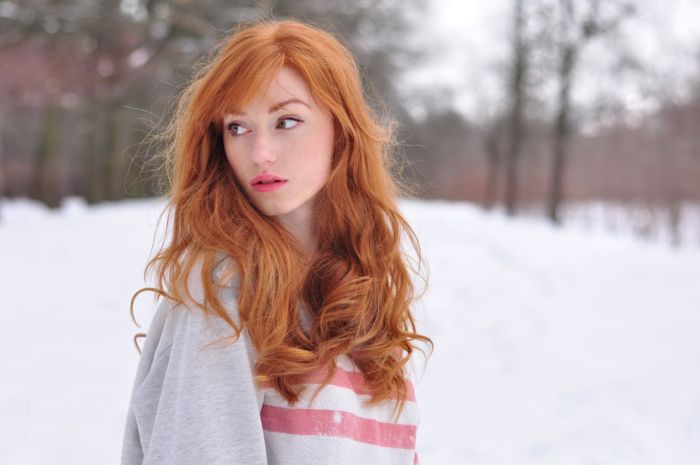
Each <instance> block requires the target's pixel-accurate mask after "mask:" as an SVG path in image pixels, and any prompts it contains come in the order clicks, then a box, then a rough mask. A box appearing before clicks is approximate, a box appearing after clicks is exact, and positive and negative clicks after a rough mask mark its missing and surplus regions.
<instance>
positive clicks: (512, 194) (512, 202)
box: [505, 0, 529, 216]
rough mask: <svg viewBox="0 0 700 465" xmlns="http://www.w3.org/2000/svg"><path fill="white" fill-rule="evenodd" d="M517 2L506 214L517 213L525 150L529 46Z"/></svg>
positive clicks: (518, 1)
mask: <svg viewBox="0 0 700 465" xmlns="http://www.w3.org/2000/svg"><path fill="white" fill-rule="evenodd" d="M514 2H515V18H514V19H515V27H514V30H513V45H514V46H513V55H514V56H513V68H512V73H513V74H512V77H511V111H510V119H509V125H508V130H509V133H510V134H509V138H508V141H509V144H508V151H507V153H506V199H505V200H506V213H507V214H508V215H511V216H512V215H515V212H516V209H517V195H518V160H519V159H520V153H521V151H522V139H523V114H524V111H523V110H524V100H525V98H524V97H525V82H526V78H527V65H528V59H529V58H528V56H527V55H528V53H529V50H528V47H527V45H526V41H525V38H524V22H525V13H524V11H523V0H514Z"/></svg>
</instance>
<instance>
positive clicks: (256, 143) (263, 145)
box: [251, 131, 277, 165]
mask: <svg viewBox="0 0 700 465" xmlns="http://www.w3.org/2000/svg"><path fill="white" fill-rule="evenodd" d="M251 160H252V161H253V163H255V164H256V165H271V164H273V163H274V162H275V161H277V154H276V151H275V147H274V144H273V141H272V138H271V137H270V136H269V135H267V134H266V133H265V132H264V131H258V132H257V133H255V134H254V136H253V147H252V151H251Z"/></svg>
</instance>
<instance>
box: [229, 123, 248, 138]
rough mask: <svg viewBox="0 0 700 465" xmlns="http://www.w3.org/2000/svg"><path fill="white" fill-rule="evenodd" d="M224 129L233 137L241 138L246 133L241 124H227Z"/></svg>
mask: <svg viewBox="0 0 700 465" xmlns="http://www.w3.org/2000/svg"><path fill="white" fill-rule="evenodd" d="M226 129H228V132H230V133H231V134H233V135H234V136H242V135H243V134H245V133H246V132H247V130H246V128H245V126H243V125H241V123H236V122H235V121H233V122H231V123H228V125H227V126H226Z"/></svg>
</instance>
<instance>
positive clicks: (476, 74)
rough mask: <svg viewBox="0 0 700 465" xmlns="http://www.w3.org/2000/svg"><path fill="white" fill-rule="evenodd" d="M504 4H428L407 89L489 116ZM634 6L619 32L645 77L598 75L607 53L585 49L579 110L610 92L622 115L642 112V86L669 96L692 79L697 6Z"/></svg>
mask: <svg viewBox="0 0 700 465" xmlns="http://www.w3.org/2000/svg"><path fill="white" fill-rule="evenodd" d="M511 5H512V1H511V0H491V1H489V2H485V1H477V0H433V1H431V2H428V7H427V8H428V10H429V15H428V18H427V20H426V21H425V22H424V25H423V27H422V28H421V31H420V32H419V33H418V34H416V35H415V36H414V37H413V38H412V40H414V41H416V42H418V43H419V45H420V46H421V47H427V48H428V49H429V53H428V56H427V59H425V60H422V61H421V63H420V64H418V65H417V66H416V67H414V68H413V70H412V72H410V73H408V74H407V76H406V83H405V85H406V87H407V89H419V90H421V91H423V92H426V91H434V90H435V89H441V88H447V89H450V91H452V92H454V97H453V101H454V102H455V106H456V107H457V108H458V109H459V110H460V111H462V112H463V113H465V114H466V115H469V116H475V115H476V113H477V112H480V113H481V112H484V111H486V112H488V111H490V110H492V109H493V110H494V111H495V109H496V108H497V107H498V102H499V101H500V100H502V88H503V86H502V84H501V83H500V82H499V80H498V72H497V70H498V69H499V67H501V66H503V62H504V61H506V60H507V57H508V55H509V53H510V51H509V49H508V37H509V34H510V26H511V21H512V19H511V16H510V15H511V12H510V10H511ZM636 5H637V8H638V13H637V15H636V17H635V18H634V19H633V20H631V21H629V22H628V23H627V25H626V27H625V29H624V30H623V33H622V36H623V42H624V44H623V46H624V47H627V48H628V49H629V50H630V51H631V52H632V53H633V54H634V55H636V56H637V57H638V59H639V60H641V62H642V63H643V64H644V66H645V68H647V69H648V70H649V71H648V72H646V73H644V75H642V76H640V75H633V76H614V77H610V76H604V75H602V73H601V72H600V71H599V69H602V68H604V67H605V64H606V63H608V61H606V60H609V59H610V57H608V56H607V55H606V54H608V50H609V48H610V47H609V46H606V45H605V44H598V45H596V44H592V45H591V47H589V49H588V50H587V53H586V55H584V61H583V64H584V66H582V69H583V70H584V74H583V75H581V77H580V78H579V81H578V82H577V86H576V91H575V99H576V100H577V101H579V102H580V103H585V102H590V101H592V100H593V99H595V98H596V97H600V95H601V94H602V95H605V94H606V93H608V94H610V93H614V94H616V95H618V96H621V97H620V98H621V99H622V100H623V101H624V104H625V106H626V107H628V108H629V109H630V110H645V109H648V107H650V106H653V102H652V101H651V100H650V97H649V95H647V94H648V92H649V88H650V87H654V86H656V87H658V86H662V87H664V88H665V89H664V90H665V91H668V92H669V93H670V94H671V95H673V93H674V92H677V91H679V89H680V88H681V84H682V83H684V82H687V79H688V77H689V76H690V75H693V74H697V73H698V65H699V63H698V62H699V61H700V56H699V55H700V1H699V0H664V1H655V0H638V1H637V2H636ZM606 47H607V48H606ZM656 87H655V88H656ZM645 92H646V94H645ZM655 92H656V91H654V93H655ZM410 93H411V92H409V93H408V94H409V95H410Z"/></svg>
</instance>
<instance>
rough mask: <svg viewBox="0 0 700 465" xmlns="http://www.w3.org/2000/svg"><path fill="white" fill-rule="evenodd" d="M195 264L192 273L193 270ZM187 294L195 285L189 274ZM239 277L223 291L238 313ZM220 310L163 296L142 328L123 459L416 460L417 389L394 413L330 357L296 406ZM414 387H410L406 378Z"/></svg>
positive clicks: (151, 463)
mask: <svg viewBox="0 0 700 465" xmlns="http://www.w3.org/2000/svg"><path fill="white" fill-rule="evenodd" d="M198 274H199V273H198V271H197V272H194V273H193V275H195V276H196V275H198ZM190 286H191V289H192V291H193V292H192V293H193V297H194V298H195V299H198V300H199V299H201V297H202V291H201V285H200V284H198V283H197V282H196V280H191V281H190ZM237 290H238V288H237V282H234V284H233V285H232V286H231V287H227V288H224V289H223V290H222V291H221V294H220V296H221V298H222V302H225V304H226V308H227V311H229V312H230V315H231V317H232V318H233V320H234V321H235V322H236V323H238V322H239V317H238V312H237V309H236V304H235V302H236V295H237ZM231 333H232V329H231V328H230V327H229V326H228V325H227V324H226V323H225V322H224V321H223V320H222V319H220V318H218V317H215V316H208V315H206V314H205V313H204V312H202V311H201V310H200V309H198V308H195V307H194V306H192V305H188V306H184V305H174V304H173V302H172V301H170V300H168V299H166V298H163V300H162V301H161V303H160V305H159V306H158V307H157V310H156V312H155V315H154V316H153V319H152V321H151V325H150V327H149V329H148V336H147V338H146V341H145V343H144V347H143V351H142V354H141V358H140V361H139V364H138V367H137V370H136V377H135V380H134V385H133V390H132V394H131V401H130V403H129V407H128V412H127V420H126V428H125V434H124V442H123V449H122V458H121V464H122V465H215V464H227V465H236V464H246V465H258V464H261V465H262V464H270V465H277V464H280V465H282V464H284V465H297V464H298V465H321V464H323V465H328V464H339V465H345V464H362V465H369V464H383V465H384V464H389V465H390V464H403V465H409V464H413V463H415V462H416V461H417V455H416V454H415V434H416V428H417V423H418V412H417V406H416V404H415V397H412V398H411V400H410V401H407V403H406V404H407V405H406V408H405V409H404V413H403V414H402V415H401V416H400V418H399V420H398V422H394V421H393V420H391V419H390V416H391V411H392V408H393V403H385V404H380V405H379V406H374V407H367V406H365V405H364V403H363V401H364V400H366V399H367V398H369V396H368V392H367V390H366V389H365V387H364V381H363V378H362V375H361V373H360V372H359V370H358V369H357V367H356V366H355V365H354V364H353V362H352V360H351V359H350V358H349V357H346V356H342V357H338V359H337V362H336V363H337V365H338V368H337V372H336V374H335V376H334V378H333V380H332V381H331V383H330V384H329V385H328V386H326V387H325V388H324V389H322V390H321V393H320V394H319V395H318V397H317V398H316V400H315V401H314V402H313V404H312V403H311V395H312V394H313V392H314V391H315V390H314V389H311V388H313V387H317V385H318V383H319V379H321V378H322V376H321V374H317V375H315V376H314V375H312V376H310V377H309V378H308V379H306V380H305V383H304V384H306V385H307V389H306V390H305V392H304V394H303V396H302V401H300V402H299V403H298V404H296V405H295V406H294V407H291V406H289V405H288V404H287V403H286V401H285V400H284V398H282V397H281V396H279V394H278V393H277V392H276V391H274V389H271V388H270V387H261V386H259V385H258V384H257V382H256V380H255V376H254V370H253V363H254V360H255V356H256V352H255V348H254V346H253V345H252V343H251V341H250V336H249V334H248V332H247V330H246V329H244V330H243V332H242V333H241V337H240V338H239V339H238V340H237V341H235V342H233V343H231V342H230V341H229V342H227V343H221V344H215V345H213V346H210V347H209V348H206V349H204V346H205V345H207V344H209V343H212V342H214V341H215V340H218V339H220V338H222V337H225V336H228V335H230V334H231ZM409 387H410V388H411V392H412V395H413V396H414V393H413V387H412V384H410V382H409Z"/></svg>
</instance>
